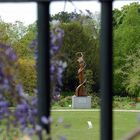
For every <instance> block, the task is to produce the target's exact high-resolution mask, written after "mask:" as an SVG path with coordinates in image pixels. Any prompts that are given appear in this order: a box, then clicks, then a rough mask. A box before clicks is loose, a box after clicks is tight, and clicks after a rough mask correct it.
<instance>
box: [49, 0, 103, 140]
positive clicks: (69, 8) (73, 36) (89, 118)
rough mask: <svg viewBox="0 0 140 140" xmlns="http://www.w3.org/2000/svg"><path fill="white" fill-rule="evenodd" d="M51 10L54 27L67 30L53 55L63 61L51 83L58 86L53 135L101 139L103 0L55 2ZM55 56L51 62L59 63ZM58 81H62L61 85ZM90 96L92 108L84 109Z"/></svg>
mask: <svg viewBox="0 0 140 140" xmlns="http://www.w3.org/2000/svg"><path fill="white" fill-rule="evenodd" d="M58 7H59V8H58ZM50 14H51V23H50V24H51V29H58V27H59V28H60V29H61V30H63V31H64V36H63V37H62V38H61V39H62V41H63V44H62V45H60V48H59V51H58V53H57V54H56V55H57V57H56V55H55V56H54V57H55V58H56V59H57V60H55V61H57V62H58V61H59V62H60V61H62V62H61V63H59V64H60V65H61V66H60V68H61V71H59V70H60V69H59V68H57V70H58V73H57V71H55V72H54V73H55V74H58V75H59V76H60V77H58V78H59V79H56V80H55V81H54V80H53V82H52V86H53V85H54V84H55V86H56V87H55V88H54V87H52V95H53V101H52V117H53V120H54V121H53V124H52V134H53V138H54V139H58V138H59V137H66V138H67V139H70V140H75V139H80V140H85V139H87V140H92V139H96V140H99V139H100V111H99V109H100V97H99V96H100V95H99V94H100V93H99V92H100V90H99V30H100V3H99V2H97V1H94V2H87V1H81V2H72V3H71V2H66V3H65V2H53V3H51V7H50ZM61 32H62V31H61ZM51 47H52V46H51ZM80 52H82V54H81V53H80ZM82 56H83V57H82ZM54 57H53V56H52V60H51V62H52V63H53V65H54V66H56V65H57V64H58V63H57V64H56V63H54ZM83 59H84V60H83ZM84 61H85V63H84ZM79 64H80V65H79ZM85 65H86V67H85ZM57 66H58V65H57ZM63 66H64V67H65V66H66V67H65V68H63ZM53 70H54V69H53ZM80 71H81V73H80ZM83 71H84V72H83ZM82 72H83V73H82ZM61 76H62V77H61ZM85 79H87V80H86V82H85ZM57 80H58V81H57ZM57 82H58V83H57ZM59 82H60V83H61V82H62V85H61V84H60V83H59ZM84 82H85V83H84ZM80 84H81V85H80ZM82 85H83V86H82ZM80 87H82V88H80ZM85 90H86V92H85ZM75 95H76V96H75ZM85 95H86V96H85ZM89 96H91V97H92V98H91V108H90V107H87V108H88V109H82V108H84V107H86V105H87V104H88V101H87V100H88V99H87V98H88V97H89ZM89 102H90V101H89ZM80 105H81V106H80ZM82 105H84V106H82Z"/></svg>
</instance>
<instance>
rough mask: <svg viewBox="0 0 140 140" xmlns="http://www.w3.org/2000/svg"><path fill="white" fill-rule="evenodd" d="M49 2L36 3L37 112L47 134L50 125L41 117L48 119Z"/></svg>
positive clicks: (49, 100)
mask: <svg viewBox="0 0 140 140" xmlns="http://www.w3.org/2000/svg"><path fill="white" fill-rule="evenodd" d="M49 4H50V3H49V2H48V1H46V2H38V46H39V47H38V55H39V56H38V62H37V63H38V64H37V66H38V69H37V72H38V83H37V85H38V111H39V119H40V123H41V125H42V126H43V128H45V130H46V131H47V133H48V134H49V133H50V124H47V125H45V124H43V123H42V122H41V117H42V116H46V117H47V118H48V119H49V117H50V103H51V98H50V53H49V51H50V46H49V44H50V31H49V29H50V28H49V26H50V25H49V19H50V17H49Z"/></svg>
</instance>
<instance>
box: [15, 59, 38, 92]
mask: <svg viewBox="0 0 140 140" xmlns="http://www.w3.org/2000/svg"><path fill="white" fill-rule="evenodd" d="M18 62H19V73H18V82H21V83H22V84H23V87H24V90H25V92H27V93H29V94H30V95H31V94H33V92H34V89H35V88H36V82H37V75H36V69H35V61H34V60H31V59H30V60H29V59H19V60H18Z"/></svg>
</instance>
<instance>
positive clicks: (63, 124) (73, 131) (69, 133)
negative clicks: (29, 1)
mask: <svg viewBox="0 0 140 140" xmlns="http://www.w3.org/2000/svg"><path fill="white" fill-rule="evenodd" d="M52 117H53V124H52V137H53V140H58V137H60V136H65V137H66V138H67V140H100V112H84V111H83V112H52ZM137 117H138V113H134V112H114V131H113V133H114V139H113V140H121V139H122V138H123V137H124V136H125V135H126V134H127V133H128V132H130V131H131V130H133V129H134V128H135V127H137V126H138V125H139V124H138V120H137ZM58 120H59V121H58ZM87 121H91V122H92V124H93V128H92V129H88V124H87Z"/></svg>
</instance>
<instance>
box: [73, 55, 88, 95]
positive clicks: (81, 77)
mask: <svg viewBox="0 0 140 140" xmlns="http://www.w3.org/2000/svg"><path fill="white" fill-rule="evenodd" d="M76 56H77V57H78V59H77V61H78V63H79V69H78V79H79V86H78V87H77V88H76V91H75V95H76V96H87V93H86V88H85V83H86V79H85V78H84V70H85V67H86V64H85V61H84V58H83V53H82V52H77V53H76Z"/></svg>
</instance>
